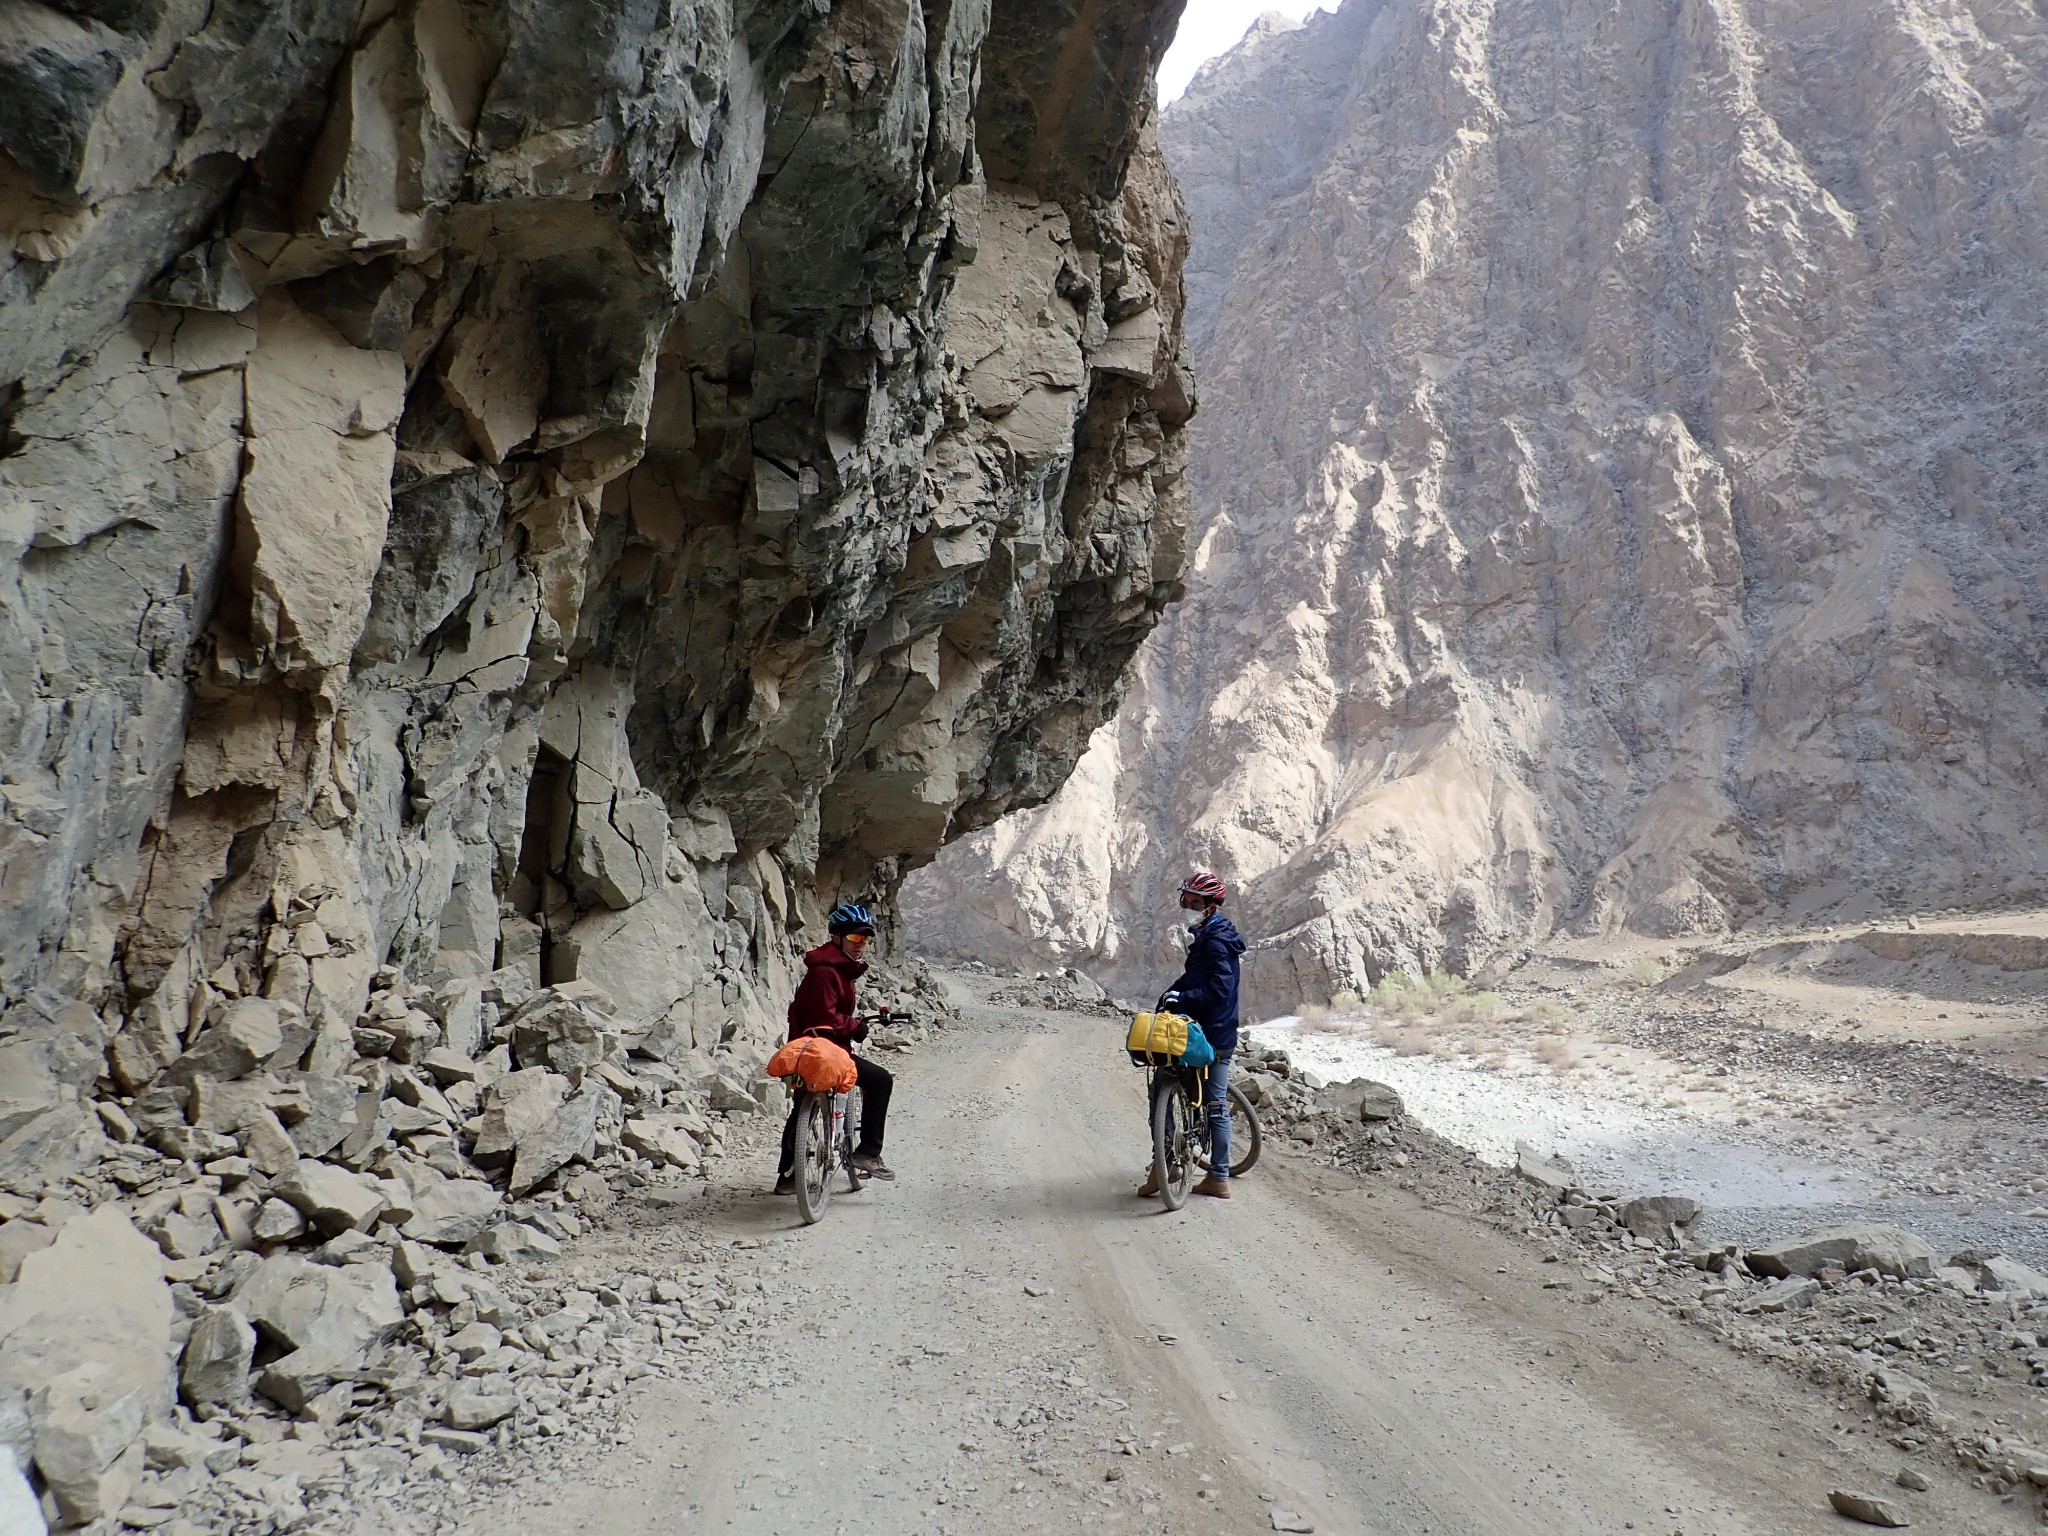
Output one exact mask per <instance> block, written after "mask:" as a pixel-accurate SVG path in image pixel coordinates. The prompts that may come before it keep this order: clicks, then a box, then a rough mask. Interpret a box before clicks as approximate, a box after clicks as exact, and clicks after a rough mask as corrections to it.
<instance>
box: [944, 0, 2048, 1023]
mask: <svg viewBox="0 0 2048 1536" xmlns="http://www.w3.org/2000/svg"><path fill="white" fill-rule="evenodd" d="M2044 78H2048V35H2044V28H2043V23H2042V21H2041V18H2040V16H2039V14H2038V12H2037V10H2036V9H2035V8H2034V7H2033V6H2031V5H2026V4H2020V3H2016V0H1975V3H1967V4H1956V5H1947V6H1940V7H1927V6H1910V7H1858V6H1851V7H1843V6H1835V5H1826V4H1820V3H1816V0H1751V3H1747V4H1738V3H1734V0H1677V3H1672V4H1658V5H1648V6H1623V7H1607V6H1600V7H1591V8H1588V7H1581V6H1572V5H1565V4H1561V3H1557V0H1528V3H1517V4H1496V3H1491V0H1350V3H1348V4H1346V5H1344V6H1343V7H1342V9H1341V10H1339V11H1338V12H1336V13H1335V14H1332V15H1319V16H1317V17H1314V18H1312V19H1311V20H1310V21H1309V23H1308V24H1307V25H1306V26H1305V27H1302V28H1298V29H1296V28H1291V27H1289V26H1288V25H1287V24H1285V23H1281V22H1277V21H1272V20H1269V21H1268V22H1265V23H1261V25H1260V26H1259V27H1258V28H1255V29H1254V31H1253V33H1252V34H1251V35H1250V36H1249V37H1248V38H1247V40H1246V42H1245V43H1244V44H1243V45H1242V46H1241V47H1240V48H1239V49H1238V50H1236V51H1235V52H1234V53H1233V54H1231V55H1229V56H1227V57H1226V58H1225V59H1224V60H1222V61H1220V62H1218V63H1217V64H1215V65H1213V66H1212V67H1211V68H1210V69H1209V70H1208V71H1207V72H1206V73H1205V74H1204V76H1202V77H1201V78H1200V79H1198V81H1197V83H1196V84H1195V86H1194V87H1193V88H1192V89H1191V90H1190V91H1189V93H1188V94H1187V96H1186V97H1185V98H1183V99H1182V100H1181V101H1179V102H1177V103H1175V104H1174V105H1173V106H1172V107H1171V108H1170V109H1169V110H1168V111H1167V113H1166V116H1165V123H1164V128H1163V136H1164V140H1165V143H1166V147H1167V153H1168V157H1169V160H1170V162H1171V163H1172V164H1173V166H1174V168H1175V172H1176V174H1177V176H1178V177H1179V178H1180V180H1181V182H1182V185H1183V187H1184V188H1185V189H1186V195H1187V198H1188V203H1189V207H1190V211H1191V215H1192V219H1193V225H1194V247H1193V254H1192V257H1191V261H1190V277H1189V291H1190V316H1191V334H1192V335H1193V338H1194V343H1195V348H1196V355H1197V359H1198V371H1199V373H1200V375H1201V377H1202V379H1203V388H1204V407H1205V409H1204V419H1203V421H1202V422H1201V423H1200V424H1198V426H1197V427H1196V429H1195V431H1194V457H1193V478H1194V481H1195V484H1196V494H1197V509H1198V523H1199V526H1200V543H1199V546H1198V549H1197V551H1196V553H1195V555H1194V558H1193V566H1192V570H1191V574H1190V578H1189V583H1190V586H1189V590H1190V600H1189V602H1188V603H1187V605H1186V606H1185V607H1184V608H1182V609H1179V610H1177V611H1176V612H1175V613H1174V614H1173V615H1172V616H1170V617H1169V619H1168V621H1167V623H1166V624H1165V625H1164V626H1163V627H1162V629H1161V630H1160V632H1159V633H1158V634H1157V635H1155V636H1154V638H1153V639H1152V640H1151V641H1150V642H1149V643H1148V645H1147V646H1146V647H1145V648H1144V650H1143V651H1142V652H1141V656H1140V663H1139V669H1138V682H1137V684H1136V686H1135V687H1134V689H1133V691H1132V693H1131V696H1130V700H1129V702H1128V704H1127V706H1126V708H1125V711H1124V713H1123V715H1122V716H1121V717H1120V718H1119V720H1118V721H1117V722H1116V724H1115V725H1114V726H1113V727H1112V728H1110V729H1108V730H1105V731H1104V732H1103V733H1101V734H1100V735H1099V736H1098V737H1097V739H1096V742H1095V746H1094V748H1093V754H1092V755H1091V757H1090V758H1089V759H1087V760H1086V761H1085V762H1084V765H1083V768H1082V770H1081V772H1080V773H1079V774H1078V775H1077V776H1076V778H1075V779H1074V780H1073V781H1072V783H1071V784H1070V786H1069V787H1068V789H1067V791H1066V792H1065V793H1064V794H1063V795H1062V796H1061V797H1059V798H1058V799H1057V800H1055V801H1054V802H1053V804H1052V805H1051V806H1049V807H1047V808H1046V809H1044V810H1042V811H1038V812H1032V813H1028V814H1026V815H1024V816H1022V817H1019V818H1017V819H1016V821H1015V822H1013V823H1005V824H1003V825H1002V826H999V827H997V828H994V829H991V830H990V831H988V832H985V833H983V834H980V835H978V836H977V837H976V838H974V839H972V840H970V841H969V842H967V843H965V844H963V845H961V846H959V847H957V848H955V849H954V850H951V851H950V852H949V854H948V855H947V856H946V858H945V859H943V860H942V861H941V863H940V864H939V866H938V867H937V870H936V871H935V877H934V878H933V879H932V883H931V884H929V885H925V886H922V887H918V888H917V889H919V891H920V894H919V896H918V898H917V905H916V907H915V912H916V915H917V917H918V920H919V924H920V927H921V928H922V929H924V930H925V931H928V932H929V933H931V934H932V935H933V938H934V940H935V942H936V944H937V946H938V947H941V948H953V949H956V950H961V951H966V952H974V953H1002V954H1007V955H1009V956H1011V957H1012V958H1024V957H1025V956H1034V955H1044V954H1046V953H1047V952H1048V951H1057V952H1060V953H1063V954H1065V955H1068V956H1071V957H1076V958H1085V959H1087V960H1088V961H1090V962H1091V963H1094V964H1096V965H1098V966H1102V967H1104V968H1106V969H1108V970H1109V971H1111V972H1112V973H1115V974H1128V975H1129V976H1130V977H1131V978H1132V980H1133V984H1135V979H1136V977H1137V976H1138V975H1141V974H1151V973H1152V972H1155V971H1157V970H1158V969H1159V968H1160V967H1161V966H1163V965H1165V964H1167V963H1168V961H1169V959H1170V956H1171V953H1172V951H1173V950H1174V949H1175V947H1176V942H1175V934H1174V922H1173V918H1174V913H1173V909H1172V906H1171V902H1170V891H1171V886H1172V883H1173V881H1175V880H1176V879H1177V878H1178V877H1179V874H1180V873H1181V872H1182V870H1184V868H1185V867H1187V866H1188V865H1191V864H1209V865H1213V866H1215V867H1216V868H1218V869H1220V870H1221V871H1222V872H1223V873H1224V874H1225V875H1226V876H1228V877H1229V878H1231V879H1232V880H1234V881H1236V882H1237V883H1238V884H1239V885H1241V886H1242V887H1243V905H1242V914H1241V916H1240V919H1239V921H1240V923H1241V924H1242V925H1243V926H1244V927H1245V928H1246V929H1247V931H1249V932H1252V933H1254V934H1256V935H1258V936H1259V938H1260V943H1259V945H1258V947H1257V948H1256V949H1255V951H1254V954H1253V956H1252V961H1251V964H1252V972H1251V976H1252V984H1253V991H1254V995H1255V997H1256V998H1257V999H1258V1000H1259V1002H1260V1004H1261V1005H1262V1006H1267V1007H1271V1008H1276V1009H1277V1008H1283V1007H1285V1006H1287V1005H1289V1004H1291V1003H1292V1002H1294V1001H1295V1000H1297V999H1298V998H1301V997H1309V998H1321V997H1327V996H1328V995H1329V994H1330V993H1331V992H1332V991H1334V990H1337V989H1339V988H1342V987H1346V986H1351V987H1357V986H1360V985H1362V984H1363V983H1364V982H1365V981H1366V980H1368V979H1369V977H1371V976H1372V975H1375V974H1378V973H1379V972H1380V971H1382V970H1386V969H1392V968H1396V967H1404V968H1410V969H1413V968H1417V967H1421V966H1433V965H1438V964H1443V963H1449V964H1453V965H1459V966H1468V967H1469V966H1477V965H1479V964H1481V963H1482V962H1484V961H1485V960H1486V959H1488V958H1489V957H1491V956H1494V955H1498V954H1501V953H1504V952H1512V951H1514V950H1516V949H1517V948H1519V947H1521V946H1524V945H1527V944H1528V943H1530V942H1532V941H1536V940H1540V939H1541V938H1542V937H1543V936H1544V935H1546V934H1548V933H1551V932H1554V931H1557V930H1559V929H1571V930H1575V931H1581V932H1613V931H1618V930H1635V931H1639V932H1643V933H1648V934H1652V935H1662V936H1676V935H1684V934H1696V933H1711V932H1715V931H1718V930H1721V929H1723V928H1725V927H1727V926H1729V925H1735V924H1741V923H1744V922H1748V921H1752V920H1755V919H1759V918H1771V917H1776V916H1782V915H1788V914H1789V915H1794V916H1796V915H1798V914H1801V913H1807V912H1828V913H1835V914H1840V915H1850V914H1853V913H1854V912H1857V911H1870V910H1882V909H1886V908H1898V907H1904V906H1911V907H1920V908H1930V907H1935V908H1938V907H1944V906H1948V905H1951V904H1964V903H1981V902H1998V901H2003V900H2009V899H2015V898H2021V897H2025V896H2027V895H2030V894H2032V893H2035V892H2038V891H2039V890H2040V889H2041V887H2042V885H2043V882H2044V876H2048V822H2044V809H2048V802H2044V797H2043V792H2042V791H2043V784H2042V779H2041V769H2040V764H2041V762H2042V761H2043V748H2044V746H2048V740H2044V718H2043V712H2042V708H2041V700H2042V697H2043V683H2044V681H2048V674H2044V639H2048V627H2044V623H2048V589H2044V585H2043V576H2044V570H2043V559H2044V556H2043V550H2044V544H2043V540H2042V538H2041V528H2042V522H2043V513H2042V477H2041V470H2040V465H2039V462H2038V457H2039V456H2038V452H2037V445H2038V442H2039V440H2040V436H2041V430H2042V412H2043V406H2042V401H2043V399H2044V388H2043V386H2044V383H2048V337H2044V334H2043V323H2042V319H2041V310H2040V306H2039V304H2038V302H2037V300H2036V295H2037V294H2038V292H2039V290H2040V287H2041V283H2042V274H2043V267H2044V264H2048V215H2044V213H2043V211H2042V210H2043V208H2044V206H2048V205H2044V202H2043V199H2042V195H2041V194H2042V191H2043V181H2044V166H2048V162H2044V154H2043V141H2042V138H2041V135H2040V129H2039V124H2038V121H2037V114H2038V110H2039V108H2038V103H2039V96H2040V90H2041V85H2042V82H2043V79H2044ZM920 878H923V877H920Z"/></svg>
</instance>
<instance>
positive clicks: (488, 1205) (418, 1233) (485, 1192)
mask: <svg viewBox="0 0 2048 1536" xmlns="http://www.w3.org/2000/svg"><path fill="white" fill-rule="evenodd" d="M499 1205H500V1200H499V1197H498V1191H497V1189H496V1188H495V1187H494V1186H492V1185H490V1184H486V1183H485V1182H484V1181H483V1180H481V1179H450V1178H444V1177H442V1176H441V1175H439V1174H437V1173H433V1172H432V1171H431V1170H427V1171H426V1172H425V1173H424V1174H422V1175H420V1176H418V1179H417V1182H416V1184H415V1187H414V1189H413V1208H412V1214H411V1215H410V1216H409V1217H407V1218H406V1220H405V1222H404V1223H403V1224H402V1225H401V1226H400V1227H399V1231H401V1232H402V1233H404V1234H405V1236H406V1237H408V1238H410V1239H412V1240H413V1241H415V1242H421V1243H433V1244H437V1245H440V1246H444V1247H459V1246H460V1245H462V1244H463V1243H466V1242H468V1241H469V1240H470V1239H471V1238H473V1237H475V1236H476V1235H477V1234H478V1233H479V1232H481V1231H483V1229H484V1228H485V1227H486V1226H487V1225H489V1223H490V1221H491V1219H492V1218H493V1217H494V1216H495V1215H496V1214H497V1211H498V1208H499Z"/></svg>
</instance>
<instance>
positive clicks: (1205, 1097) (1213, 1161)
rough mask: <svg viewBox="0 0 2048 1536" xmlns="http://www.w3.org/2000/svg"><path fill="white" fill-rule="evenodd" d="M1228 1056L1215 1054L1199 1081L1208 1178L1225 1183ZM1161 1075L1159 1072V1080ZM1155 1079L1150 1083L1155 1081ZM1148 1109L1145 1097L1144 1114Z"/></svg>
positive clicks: (1227, 1157) (1228, 1137)
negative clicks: (1206, 1135) (1206, 1123)
mask: <svg viewBox="0 0 2048 1536" xmlns="http://www.w3.org/2000/svg"><path fill="white" fill-rule="evenodd" d="M1230 1054H1231V1053H1230V1052H1229V1051H1218V1052H1217V1053H1216V1059H1215V1060H1214V1061H1212V1062H1211V1063H1209V1068H1208V1073H1207V1075H1206V1076H1205V1077H1204V1078H1203V1079H1202V1112H1203V1113H1204V1114H1206V1115H1207V1116H1208V1117H1209V1177H1211V1178H1212V1179H1220V1180H1223V1181H1226V1182H1227V1181H1228V1180H1229V1178H1230ZM1169 1070H1173V1069H1169ZM1165 1075H1166V1074H1165V1073H1163V1072H1162V1073H1160V1074H1159V1077H1164V1076H1165ZM1159 1077H1155V1078H1154V1079H1153V1081H1154V1082H1155V1083H1156V1082H1158V1081H1159ZM1150 1107H1151V1100H1150V1099H1149V1098H1148V1099H1147V1100H1146V1109H1147V1113H1148V1114H1149V1113H1150Z"/></svg>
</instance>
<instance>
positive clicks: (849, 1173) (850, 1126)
mask: <svg viewBox="0 0 2048 1536" xmlns="http://www.w3.org/2000/svg"><path fill="white" fill-rule="evenodd" d="M860 1110H861V1102H860V1090H859V1089H858V1088H856V1089H854V1090H853V1091H852V1092H851V1093H849V1094H848V1095H847V1096H846V1132H845V1134H844V1135H843V1136H841V1137H840V1139H839V1158H840V1166H841V1167H843V1168H844V1169H845V1170H846V1192H847V1193H848V1194H849V1195H857V1194H859V1193H860V1192H861V1187H862V1185H863V1184H864V1183H865V1182H866V1181H865V1180H863V1179H862V1178H861V1176H860V1175H859V1174H858V1173H856V1172H854V1168H853V1147H854V1138H855V1137H856V1136H857V1135H859V1134H860Z"/></svg>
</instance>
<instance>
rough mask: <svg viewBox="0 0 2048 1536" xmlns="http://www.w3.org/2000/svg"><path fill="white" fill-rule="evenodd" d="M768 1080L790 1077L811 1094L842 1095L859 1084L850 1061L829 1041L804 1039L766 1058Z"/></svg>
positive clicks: (794, 1041) (850, 1058)
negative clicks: (770, 1078) (769, 1078)
mask: <svg viewBox="0 0 2048 1536" xmlns="http://www.w3.org/2000/svg"><path fill="white" fill-rule="evenodd" d="M768 1075H769V1076H770V1077H793V1078H795V1079H796V1080H797V1081H798V1082H800V1083H802V1084H803V1085H804V1087H806V1088H808V1089H809V1090H810V1091H811V1092H812V1093H845V1092H846V1091H847V1090H848V1089H849V1088H851V1087H853V1085H854V1084H855V1083H856V1082H858V1081H859V1080H860V1074H859V1073H857V1072H855V1071H854V1069H853V1058H852V1057H851V1056H849V1055H848V1054H847V1053H846V1052H845V1051H843V1050H841V1049H840V1048H839V1047H838V1046H836V1045H834V1044H833V1043H832V1042H831V1041H830V1040H826V1039H823V1038H822V1037H820V1036H818V1035H804V1036H801V1037H799V1038H798V1039H795V1040H792V1041H790V1042H789V1044H787V1045H785V1046H784V1047H783V1048H782V1049H781V1050H779V1051H777V1052H776V1053H775V1054H774V1055H773V1056H770V1057H769V1058H768Z"/></svg>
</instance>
